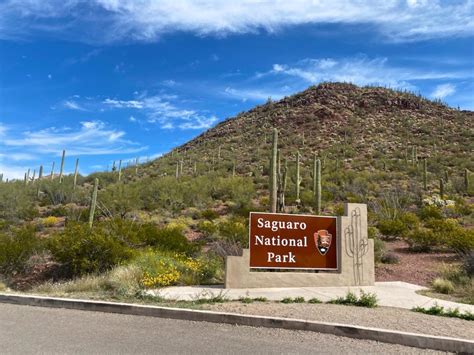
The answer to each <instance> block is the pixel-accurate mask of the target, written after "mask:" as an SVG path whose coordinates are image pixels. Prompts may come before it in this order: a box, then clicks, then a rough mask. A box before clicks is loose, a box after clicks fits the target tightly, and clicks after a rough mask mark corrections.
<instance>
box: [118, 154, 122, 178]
mask: <svg viewBox="0 0 474 355" xmlns="http://www.w3.org/2000/svg"><path fill="white" fill-rule="evenodd" d="M120 180H122V159H120V160H119V167H118V181H120Z"/></svg>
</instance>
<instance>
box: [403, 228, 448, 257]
mask: <svg viewBox="0 0 474 355" xmlns="http://www.w3.org/2000/svg"><path fill="white" fill-rule="evenodd" d="M406 241H407V243H408V244H409V245H410V249H412V250H413V251H417V252H424V251H428V250H430V248H431V247H433V246H436V245H439V244H440V240H438V239H437V235H436V234H435V233H433V231H432V230H431V229H428V228H417V229H415V230H412V231H410V232H409V233H408V234H407V235H406Z"/></svg>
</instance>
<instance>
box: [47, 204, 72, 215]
mask: <svg viewBox="0 0 474 355" xmlns="http://www.w3.org/2000/svg"><path fill="white" fill-rule="evenodd" d="M67 214H68V209H67V208H66V207H65V206H63V205H59V206H54V207H53V208H52V209H51V212H49V215H50V216H53V217H63V216H67Z"/></svg>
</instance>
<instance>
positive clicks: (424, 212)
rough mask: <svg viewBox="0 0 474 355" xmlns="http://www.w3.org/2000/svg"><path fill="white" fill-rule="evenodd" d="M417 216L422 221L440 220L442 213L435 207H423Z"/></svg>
mask: <svg viewBox="0 0 474 355" xmlns="http://www.w3.org/2000/svg"><path fill="white" fill-rule="evenodd" d="M419 215H420V218H421V219H422V220H423V221H427V220H430V219H442V218H443V211H442V210H441V208H439V207H437V206H423V208H422V209H421V210H420V212H419Z"/></svg>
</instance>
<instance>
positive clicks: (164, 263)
mask: <svg viewBox="0 0 474 355" xmlns="http://www.w3.org/2000/svg"><path fill="white" fill-rule="evenodd" d="M132 265H136V266H137V267H139V268H140V270H141V272H142V277H141V281H140V282H141V284H142V286H143V287H145V288H156V287H166V286H171V285H178V284H181V285H198V284H203V283H204V284H209V283H215V282H216V281H220V280H221V278H222V271H223V265H222V264H220V262H219V260H218V259H216V258H212V257H210V256H201V257H199V258H190V257H188V256H186V255H184V254H177V253H170V252H160V251H156V250H155V251H152V250H148V251H146V252H143V253H141V254H140V255H139V256H138V257H137V258H136V259H135V260H134V261H133V262H132Z"/></svg>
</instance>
